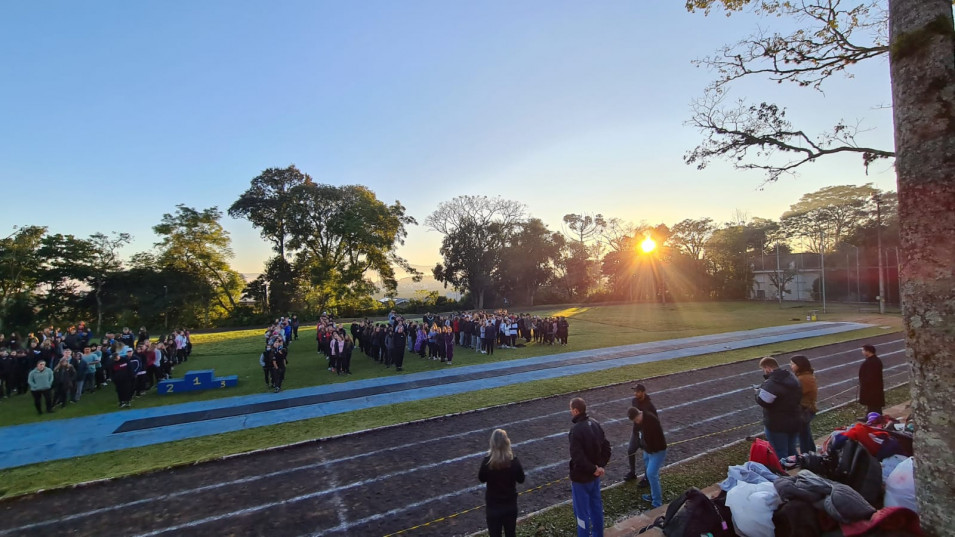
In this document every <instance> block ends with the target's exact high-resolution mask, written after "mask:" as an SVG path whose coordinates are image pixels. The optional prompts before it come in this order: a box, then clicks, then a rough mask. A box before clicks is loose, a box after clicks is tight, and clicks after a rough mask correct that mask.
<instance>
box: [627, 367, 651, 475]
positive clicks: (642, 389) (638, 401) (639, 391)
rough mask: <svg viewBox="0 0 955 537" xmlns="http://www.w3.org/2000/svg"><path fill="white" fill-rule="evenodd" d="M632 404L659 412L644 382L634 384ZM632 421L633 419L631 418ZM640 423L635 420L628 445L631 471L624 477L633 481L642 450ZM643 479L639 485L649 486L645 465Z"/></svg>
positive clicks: (641, 408)
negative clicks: (639, 452)
mask: <svg viewBox="0 0 955 537" xmlns="http://www.w3.org/2000/svg"><path fill="white" fill-rule="evenodd" d="M630 406H632V407H635V408H636V409H637V410H639V411H641V412H650V413H652V414H654V415H656V413H657V409H656V407H655V406H653V402H652V401H650V396H649V395H647V388H646V386H644V385H643V384H636V385H634V386H633V399H632V400H631V401H630ZM630 421H633V419H631V420H630ZM640 447H641V442H640V424H639V423H637V422H635V421H634V422H633V431H632V432H631V433H630V443H629V444H628V445H627V462H628V463H630V472H629V473H628V474H627V475H625V476H624V477H623V479H624V481H632V480H634V479H636V478H637V473H636V471H637V470H636V468H637V451H639V450H640ZM643 470H644V472H643V474H644V475H643V479H641V480H640V484H639V486H641V487H649V486H650V482H649V481H648V480H647V476H646V467H644V469H643Z"/></svg>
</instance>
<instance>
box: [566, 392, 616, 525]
mask: <svg viewBox="0 0 955 537" xmlns="http://www.w3.org/2000/svg"><path fill="white" fill-rule="evenodd" d="M570 415H571V416H573V423H574V425H573V427H571V429H570V490H571V493H572V495H573V506H574V518H575V519H576V521H577V536H578V537H591V536H593V537H602V536H603V534H604V512H603V499H602V498H601V497H600V477H601V476H603V475H604V467H605V466H606V465H607V463H608V462H610V442H608V441H607V437H606V435H604V431H603V428H602V427H601V426H600V424H599V423H597V422H596V421H595V420H592V419H590V417H588V416H587V403H585V402H584V400H583V399H581V398H580V397H576V398H574V399H572V400H571V401H570Z"/></svg>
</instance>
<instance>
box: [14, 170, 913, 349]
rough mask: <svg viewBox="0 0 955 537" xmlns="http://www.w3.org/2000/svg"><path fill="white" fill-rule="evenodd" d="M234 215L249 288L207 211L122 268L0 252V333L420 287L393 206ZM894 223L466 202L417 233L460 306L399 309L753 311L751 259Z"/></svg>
mask: <svg viewBox="0 0 955 537" xmlns="http://www.w3.org/2000/svg"><path fill="white" fill-rule="evenodd" d="M228 214H229V215H231V216H233V217H235V218H244V219H247V220H248V221H249V222H250V223H252V225H253V226H254V227H255V228H256V229H258V230H259V231H260V233H261V236H262V237H263V238H264V239H265V240H267V241H268V242H269V243H270V244H271V246H272V249H273V252H274V255H273V256H272V257H271V258H270V259H268V260H267V261H266V262H265V264H264V270H263V272H262V273H261V275H260V276H259V277H258V278H256V279H255V280H253V281H251V282H248V283H247V282H245V281H244V280H243V279H242V277H241V276H240V275H239V273H238V272H236V271H235V270H234V269H233V268H232V267H231V265H230V261H231V259H232V257H233V253H232V250H231V240H230V237H229V234H228V232H227V231H226V230H225V229H224V228H223V227H222V225H221V222H220V220H221V218H222V216H223V213H222V212H221V211H220V210H219V209H218V208H216V207H212V208H208V209H202V210H200V209H195V208H192V207H188V206H186V205H178V206H177V207H176V210H175V212H173V213H167V214H164V215H163V218H162V220H161V221H160V222H159V223H158V224H157V225H155V226H154V227H153V231H154V232H155V233H156V236H157V238H158V241H157V242H156V243H155V245H154V247H153V248H152V249H151V250H150V251H147V252H140V253H137V254H135V255H133V256H131V257H130V258H129V259H127V260H124V259H121V257H120V255H119V251H120V250H121V248H122V247H123V246H125V245H126V244H128V243H129V242H130V240H131V237H130V236H129V235H128V234H126V233H112V234H109V235H107V234H103V233H96V234H93V235H91V236H89V237H76V236H73V235H61V234H50V233H48V231H47V229H46V228H44V227H39V226H27V227H22V228H18V229H16V230H15V232H14V233H13V234H11V235H9V236H7V237H6V238H3V239H2V240H0V323H2V324H0V329H3V330H12V329H31V330H32V329H35V328H36V327H37V326H40V325H44V324H50V323H53V324H57V323H59V324H62V323H72V322H75V321H78V320H87V321H88V322H89V323H90V324H91V325H92V326H93V327H94V330H96V332H97V333H102V329H103V328H104V327H116V326H124V325H125V326H140V325H147V326H156V327H177V326H190V327H211V326H225V325H245V324H255V323H260V322H264V321H266V320H267V319H268V318H269V317H270V316H272V315H273V314H278V313H286V312H290V311H296V312H299V314H300V316H302V317H305V318H308V317H312V316H317V315H318V314H320V313H321V312H323V311H330V312H333V313H334V314H336V315H339V316H353V315H368V314H375V313H379V312H381V311H382V310H384V309H388V308H390V307H391V306H392V305H391V304H384V305H382V304H380V303H379V302H378V301H376V300H375V299H374V298H373V296H374V295H375V294H376V293H379V292H384V293H385V294H386V295H388V296H395V292H396V289H397V277H396V271H397V270H402V271H404V272H405V273H408V274H411V275H413V276H414V277H415V278H420V277H421V274H420V273H418V272H417V271H415V269H413V268H412V267H411V266H410V265H409V264H408V262H407V261H406V260H404V259H403V258H401V257H400V256H398V255H397V253H396V250H397V248H398V247H399V246H400V245H401V244H403V242H404V240H405V237H406V235H407V229H406V228H407V226H409V225H416V224H417V221H416V220H415V219H414V218H413V217H411V216H409V215H407V214H406V213H405V208H404V207H403V206H402V205H401V203H399V202H397V201H396V202H395V203H393V204H391V205H389V204H386V203H384V202H382V201H380V200H378V199H377V197H376V196H375V194H374V193H373V192H371V191H370V190H368V189H367V188H365V187H362V186H356V185H345V186H334V185H326V184H320V183H316V182H314V181H313V180H312V178H311V177H309V176H308V175H307V174H304V173H302V172H301V171H299V170H298V169H297V168H296V167H295V166H290V167H288V168H283V169H279V168H270V169H268V170H265V171H264V172H262V174H260V175H259V176H258V177H255V178H254V179H252V181H251V184H250V187H249V189H248V190H246V191H245V192H244V193H242V195H240V196H239V198H238V199H237V200H236V201H235V203H233V204H232V206H231V207H229V209H228ZM897 220H898V219H897V216H896V210H895V196H894V194H893V193H885V192H880V191H878V190H877V189H875V188H873V187H872V186H871V185H864V186H834V187H828V188H824V189H822V190H819V191H817V192H813V193H811V194H806V195H804V196H803V197H802V198H801V199H800V200H799V201H798V202H796V203H795V204H793V205H792V206H791V208H790V210H789V211H787V212H786V213H784V214H783V215H781V217H780V218H779V219H778V220H770V219H764V218H748V217H747V216H746V215H742V214H738V215H737V217H736V218H735V219H734V220H733V221H731V222H724V223H716V222H715V221H713V220H712V219H710V218H700V219H687V220H683V221H681V222H679V223H677V224H675V225H673V226H672V227H668V226H666V225H663V224H660V225H648V224H646V223H640V224H634V223H631V222H627V221H624V220H622V219H620V218H615V217H607V216H604V215H601V214H567V215H565V216H564V218H563V219H562V222H561V223H560V227H559V229H556V230H552V229H550V228H549V227H548V226H547V224H545V223H544V222H543V221H541V220H540V219H538V218H533V217H531V216H530V215H528V214H527V211H526V207H525V206H524V205H523V204H522V203H520V202H517V201H512V200H505V199H501V198H489V197H480V196H460V197H457V198H454V199H452V200H449V201H446V202H444V203H442V204H441V205H440V206H439V207H438V208H437V209H436V210H435V211H434V212H433V213H432V214H430V215H428V217H427V218H426V219H425V221H424V224H425V225H427V226H428V227H430V228H431V229H434V230H436V231H438V232H439V233H441V234H442V235H443V239H442V243H441V248H440V255H441V261H440V262H439V263H438V264H437V265H436V266H435V267H434V269H433V271H432V272H433V275H434V277H435V278H436V279H437V280H438V281H440V282H443V283H445V285H446V286H449V287H453V288H455V289H457V290H459V291H461V292H462V293H463V298H462V300H461V302H460V303H455V302H452V301H447V300H446V299H444V298H443V297H438V296H436V294H435V293H430V294H428V295H427V296H418V297H412V301H411V303H409V304H407V305H405V306H403V308H404V309H407V310H409V311H415V310H419V311H420V310H427V309H430V308H439V307H445V308H458V307H462V308H484V307H490V306H502V305H506V304H510V305H519V306H527V305H533V304H535V303H556V302H566V301H588V300H590V301H597V300H689V299H692V300H705V299H738V298H747V297H748V294H749V290H750V288H751V286H752V279H753V272H752V271H753V266H754V263H753V260H754V259H755V258H757V257H759V256H761V255H767V254H768V255H773V254H775V253H776V249H777V245H778V248H780V249H782V251H783V252H789V251H793V250H804V251H812V252H820V251H823V252H830V253H834V252H839V251H841V250H843V249H845V248H848V247H850V245H852V246H856V247H862V248H865V250H864V251H865V252H869V251H873V250H874V245H875V243H876V242H877V240H878V238H879V235H880V233H881V238H882V241H883V243H884V245H885V246H893V245H896V244H897V243H898V231H897ZM880 223H881V225H880ZM647 238H650V239H652V241H654V243H655V245H656V248H655V249H653V250H652V251H651V252H643V251H642V249H641V243H643V242H644V241H646V239H647ZM865 262H867V263H872V262H873V261H871V260H870V261H865ZM782 286H783V287H785V283H782ZM405 298H408V297H405Z"/></svg>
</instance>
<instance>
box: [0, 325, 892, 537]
mask: <svg viewBox="0 0 955 537" xmlns="http://www.w3.org/2000/svg"><path fill="white" fill-rule="evenodd" d="M866 342H872V343H874V344H876V345H877V347H878V350H879V354H880V355H881V356H882V359H883V361H884V363H885V373H884V374H885V380H886V385H887V386H890V385H895V384H898V383H901V382H904V381H905V380H906V379H907V376H906V375H907V374H908V366H907V364H906V363H905V362H904V350H903V349H904V344H903V341H902V339H901V337H900V336H899V335H898V334H889V335H886V336H881V337H878V338H872V339H869V340H866ZM862 343H863V342H862V341H856V342H847V343H842V344H836V345H829V346H826V347H819V348H815V349H810V350H808V351H806V352H804V354H806V355H807V356H809V357H810V359H811V360H812V363H813V367H814V368H815V369H816V376H817V379H818V381H819V388H820V389H819V399H820V402H821V404H820V409H825V408H829V407H831V406H833V405H835V404H838V403H842V402H845V401H850V400H852V399H853V398H854V396H855V389H854V388H855V385H856V382H857V381H856V376H857V370H858V365H859V363H860V361H861V354H860V352H859V346H860V345H861V344H862ZM784 358H785V357H784ZM761 380H762V376H761V373H760V372H759V370H758V368H757V366H756V360H750V361H747V362H741V363H736V364H729V365H724V366H718V367H713V368H707V369H702V370H696V371H690V372H685V373H679V374H675V375H667V376H663V377H658V378H654V379H647V380H644V383H645V384H646V385H647V387H648V390H649V392H650V394H651V396H652V398H653V401H654V403H655V404H656V407H657V408H658V409H659V410H660V417H661V421H662V422H663V425H664V428H665V430H666V434H667V440H668V442H669V443H670V448H669V449H668V451H667V464H672V463H674V462H676V461H679V460H682V459H685V458H688V457H691V456H693V455H695V454H698V453H700V452H703V451H705V450H708V449H712V448H714V447H718V446H721V445H724V444H726V443H729V442H732V441H734V440H737V439H739V438H741V437H743V436H746V435H748V434H752V433H756V432H758V431H760V430H761V429H762V427H761V426H760V425H754V424H753V423H754V422H758V421H759V418H760V411H759V410H758V407H757V406H756V405H755V403H754V402H753V397H752V385H754V384H758V383H759V382H761ZM574 395H581V396H582V397H584V398H585V399H586V400H587V402H588V405H589V411H590V412H589V413H590V414H591V415H592V416H593V417H595V418H596V419H598V420H599V421H600V422H602V423H603V424H604V428H605V430H606V432H607V435H608V437H609V438H610V440H611V442H612V444H613V446H614V456H613V458H612V460H611V463H610V464H609V465H608V474H607V476H606V477H605V478H604V481H603V485H604V486H607V485H609V484H612V483H614V482H618V481H620V480H621V479H622V478H623V475H624V474H625V473H626V471H627V462H626V444H627V440H628V439H629V434H630V425H629V423H628V422H627V421H626V417H625V413H626V409H627V408H628V407H629V402H630V398H631V396H632V394H631V392H630V390H629V389H628V383H624V384H621V385H616V386H608V387H604V388H598V389H593V390H587V391H584V392H581V393H580V394H574ZM569 399H570V395H565V396H559V397H550V398H544V399H540V400H535V401H530V402H525V403H519V404H511V405H506V406H501V407H497V408H491V409H486V410H481V411H475V412H469V413H465V414H461V415H457V416H451V417H445V418H440V419H432V420H426V421H421V422H414V423H409V424H402V425H398V426H394V427H388V428H383V429H377V430H372V431H368V432H362V433H356V434H352V435H346V436H343V437H339V438H333V439H328V440H323V441H318V442H314V443H309V444H304V445H299V446H296V447H291V448H287V449H281V450H273V451H269V452H264V453H258V454H254V455H247V456H242V457H234V458H231V459H226V460H222V461H218V462H213V463H207V464H202V465H197V466H192V467H184V468H177V469H173V470H168V471H163V472H158V473H154V474H150V475H146V476H138V477H130V478H125V479H120V480H116V481H111V482H106V483H101V484H96V485H92V486H89V487H84V488H78V489H67V490H60V491H53V492H49V493H44V494H38V495H33V496H29V497H23V498H19V499H15V500H12V501H7V502H3V503H2V504H0V513H2V516H0V537H3V536H7V535H89V536H93V535H103V534H104V533H106V532H109V533H110V534H113V535H130V536H137V537H146V536H154V535H196V536H198V535H203V536H205V535H266V534H267V535H270V536H285V535H288V536H316V537H318V536H333V535H334V536H343V535H358V536H366V535H368V536H370V535H389V534H394V533H395V532H401V531H402V530H409V531H406V532H403V533H402V534H403V535H411V536H425V535H427V536H438V535H440V536H448V535H463V534H468V533H470V532H472V531H476V530H480V529H482V528H483V524H484V511H483V509H481V508H480V507H479V506H481V505H482V504H483V492H484V490H483V486H482V485H480V484H479V483H478V482H477V468H478V465H479V464H480V460H481V457H482V455H483V452H484V451H485V450H486V449H487V439H488V437H489V434H490V431H491V430H492V429H494V428H496V427H502V428H504V429H507V431H508V433H509V435H510V437H511V439H512V441H513V442H514V452H515V454H516V455H517V456H518V457H520V459H521V461H522V463H523V465H524V468H525V471H526V472H527V481H526V483H525V484H524V485H522V486H520V487H519V489H518V490H519V491H527V492H526V493H525V494H522V495H521V497H520V500H519V503H520V507H521V511H522V512H524V513H526V512H531V511H535V510H538V509H541V508H543V507H546V506H549V505H553V504H555V503H559V502H562V501H565V500H567V499H568V498H569V497H570V491H569V488H570V487H569V484H568V482H567V480H566V478H565V477H566V474H567V462H566V460H567V439H566V434H567V431H568V429H569V426H570V416H569V412H568V410H567V402H568V400H569ZM343 419H344V418H343ZM117 456H118V457H122V456H124V455H123V453H122V452H120V453H117ZM663 485H664V491H665V494H667V493H668V494H669V495H670V496H673V495H674V494H675V493H676V492H678V491H670V490H667V487H666V479H665V478H664V482H663ZM475 508H476V509H475ZM451 515H457V516H451ZM449 516H451V518H447V517H449ZM433 521H437V522H433ZM428 522H432V523H431V524H427V525H424V526H422V524H425V523H428ZM411 528H414V529H411Z"/></svg>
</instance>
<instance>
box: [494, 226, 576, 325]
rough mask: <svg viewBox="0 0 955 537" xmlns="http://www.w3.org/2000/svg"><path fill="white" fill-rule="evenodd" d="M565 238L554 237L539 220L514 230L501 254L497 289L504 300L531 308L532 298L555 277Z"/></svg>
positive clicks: (560, 236) (559, 235)
mask: <svg viewBox="0 0 955 537" xmlns="http://www.w3.org/2000/svg"><path fill="white" fill-rule="evenodd" d="M563 245H564V237H563V236H562V235H561V234H560V233H554V232H552V231H550V230H549V229H547V226H546V225H545V224H544V222H543V221H541V220H540V219H539V218H531V219H529V220H527V221H526V222H522V223H520V224H519V225H518V226H517V231H516V232H515V233H514V234H513V235H512V236H511V238H510V241H509V242H508V245H507V246H506V247H505V248H504V250H503V251H502V252H501V261H500V267H499V268H498V271H497V275H498V287H499V290H500V292H501V293H502V294H503V295H504V296H511V297H514V303H515V304H519V305H529V306H533V305H534V295H535V294H536V293H537V290H538V289H540V287H541V286H542V285H545V284H546V283H547V282H548V281H550V279H551V278H553V277H554V266H555V264H556V263H558V262H559V260H560V251H561V248H562V247H563Z"/></svg>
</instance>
